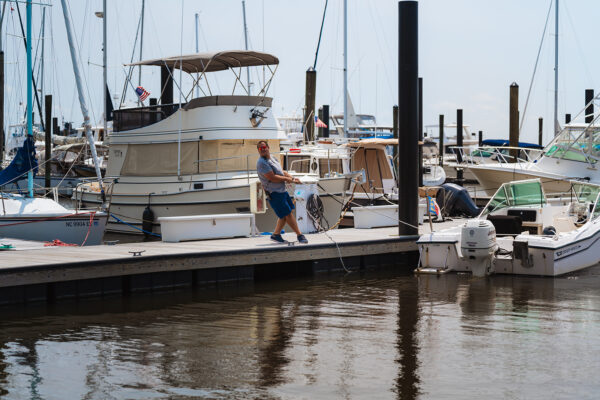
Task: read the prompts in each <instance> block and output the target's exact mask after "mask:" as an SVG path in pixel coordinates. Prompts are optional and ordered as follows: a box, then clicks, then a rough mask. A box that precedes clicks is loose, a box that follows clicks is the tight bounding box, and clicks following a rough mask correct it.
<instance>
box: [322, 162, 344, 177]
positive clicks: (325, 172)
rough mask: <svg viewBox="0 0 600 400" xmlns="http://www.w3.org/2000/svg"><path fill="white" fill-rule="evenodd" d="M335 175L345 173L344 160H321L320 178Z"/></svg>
mask: <svg viewBox="0 0 600 400" xmlns="http://www.w3.org/2000/svg"><path fill="white" fill-rule="evenodd" d="M335 173H338V174H342V173H343V167H342V160H340V159H339V158H329V159H327V158H320V159H319V176H320V177H321V178H324V177H325V176H331V175H334V174H335Z"/></svg>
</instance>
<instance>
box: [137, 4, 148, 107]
mask: <svg viewBox="0 0 600 400" xmlns="http://www.w3.org/2000/svg"><path fill="white" fill-rule="evenodd" d="M145 5H146V0H142V26H141V28H140V30H141V32H140V62H141V61H142V50H143V49H144V8H145ZM138 86H142V66H141V65H140V66H139V67H138ZM138 105H139V106H140V107H141V106H142V102H141V100H140V99H139V97H138Z"/></svg>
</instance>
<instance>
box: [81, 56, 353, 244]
mask: <svg viewBox="0 0 600 400" xmlns="http://www.w3.org/2000/svg"><path fill="white" fill-rule="evenodd" d="M278 63H279V60H278V59H277V57H275V56H273V55H271V54H267V53H261V52H255V51H243V50H239V51H223V52H218V53H200V54H193V55H188V56H177V57H170V58H161V59H156V60H148V61H141V62H139V63H136V64H134V65H142V66H157V67H160V68H161V82H162V84H161V86H162V88H163V90H162V93H161V99H160V104H157V103H156V102H152V101H151V104H152V105H150V106H145V107H136V108H123V109H120V110H115V111H114V122H113V132H112V133H110V134H109V136H108V140H107V142H108V146H109V158H108V165H107V170H106V177H105V181H106V182H109V183H108V184H107V187H106V193H107V195H108V200H109V201H110V219H109V223H108V228H107V229H109V230H113V231H121V232H131V233H140V232H141V231H142V230H143V231H146V232H152V233H158V232H159V229H160V225H159V223H158V222H157V220H158V218H159V217H173V216H185V215H206V214H230V213H244V212H250V183H251V182H252V181H254V180H257V175H256V161H257V158H258V153H257V150H256V144H257V143H258V141H259V140H266V141H267V142H268V143H269V147H270V148H271V153H272V154H273V156H277V153H278V152H279V149H280V141H281V140H285V139H286V136H285V134H284V132H283V131H282V130H281V129H280V128H279V125H278V124H277V121H276V120H275V118H274V117H273V114H272V101H273V99H272V98H270V97H267V96H266V94H267V90H268V88H269V86H270V83H271V82H272V79H273V75H274V73H275V71H276V68H275V69H272V66H277V64H278ZM252 66H264V67H265V70H266V71H270V72H271V76H270V78H267V79H266V81H265V83H264V86H263V88H262V90H261V91H260V92H259V93H258V94H257V95H256V96H250V95H248V92H247V90H246V94H244V95H232V94H229V95H214V94H213V91H212V88H211V86H210V85H209V83H208V81H207V79H206V75H207V73H210V72H217V71H227V70H229V71H231V72H233V75H234V77H235V82H234V83H233V89H232V91H231V92H230V93H235V90H236V87H237V88H238V89H239V88H240V87H241V88H242V89H243V90H245V89H246V88H245V87H244V84H243V83H242V81H241V80H240V74H239V72H238V71H239V69H240V68H242V67H252ZM179 69H181V70H182V71H183V72H186V73H189V74H190V75H191V76H192V78H193V79H194V87H192V88H191V90H189V92H186V93H187V94H188V96H189V97H186V98H185V102H184V101H182V102H181V104H178V103H173V95H172V93H173V91H172V90H173V75H179V74H177V73H176V74H173V71H175V70H179ZM201 82H202V83H203V85H202V86H203V87H201V88H200V89H201V90H202V92H203V93H205V94H206V95H205V96H203V97H197V98H192V96H193V94H194V92H195V91H194V88H195V87H196V86H197V85H200V83H201ZM179 87H181V85H179ZM151 100H152V99H151ZM282 161H283V160H282ZM282 165H283V162H282ZM296 176H298V177H299V178H302V176H308V177H314V178H317V179H319V187H320V191H319V196H320V197H321V200H322V202H323V206H324V211H325V218H326V219H327V220H328V221H329V222H330V223H331V225H333V223H335V222H336V221H337V220H338V218H339V215H340V211H341V207H342V199H343V196H344V190H345V187H346V184H347V181H348V179H347V178H346V177H344V176H343V175H341V174H335V175H331V176H327V177H322V178H319V175H318V174H317V173H314V172H313V171H312V170H311V171H307V172H306V173H298V174H296ZM110 182H112V183H110ZM98 189H99V188H98V186H97V184H84V185H81V186H80V187H79V188H78V189H77V190H76V191H75V193H74V195H73V197H74V199H75V200H77V201H78V202H80V203H83V204H84V205H85V206H93V205H98V204H100V203H101V201H102V200H101V198H100V193H99V190H98ZM146 209H149V210H146ZM145 210H146V213H145ZM148 211H151V212H148ZM144 215H145V216H144ZM275 220H276V217H275V214H274V213H273V211H272V210H270V209H269V210H268V211H267V213H266V214H257V216H256V224H257V227H258V229H259V230H263V231H268V230H271V229H272V228H273V227H274V224H275Z"/></svg>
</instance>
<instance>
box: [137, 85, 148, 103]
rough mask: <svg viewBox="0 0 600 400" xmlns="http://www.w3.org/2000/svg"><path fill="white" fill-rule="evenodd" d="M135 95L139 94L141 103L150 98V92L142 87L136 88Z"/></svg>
mask: <svg viewBox="0 0 600 400" xmlns="http://www.w3.org/2000/svg"><path fill="white" fill-rule="evenodd" d="M135 93H137V95H138V97H139V98H140V101H144V100H146V99H147V98H148V96H150V92H149V91H147V90H146V89H144V88H143V87H141V86H138V87H136V88H135Z"/></svg>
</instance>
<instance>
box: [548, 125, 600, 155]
mask: <svg viewBox="0 0 600 400" xmlns="http://www.w3.org/2000/svg"><path fill="white" fill-rule="evenodd" d="M546 149H547V150H546V152H545V153H544V155H545V156H546V157H553V158H559V159H565V160H571V161H580V162H588V163H590V164H595V163H596V162H597V161H598V160H597V159H598V158H599V157H600V127H597V126H592V125H590V126H567V127H566V128H565V129H564V130H563V131H562V132H561V133H560V134H559V135H558V136H557V137H556V138H555V139H554V140H553V141H552V143H550V145H549V146H548V147H547V148H546Z"/></svg>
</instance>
